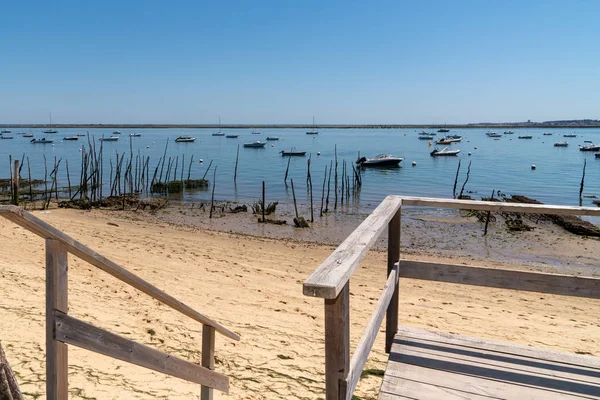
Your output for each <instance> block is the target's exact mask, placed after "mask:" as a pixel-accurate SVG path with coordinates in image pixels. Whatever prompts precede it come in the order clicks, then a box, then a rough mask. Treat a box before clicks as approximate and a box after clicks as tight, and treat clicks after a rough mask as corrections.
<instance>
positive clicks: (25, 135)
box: [23, 133, 33, 137]
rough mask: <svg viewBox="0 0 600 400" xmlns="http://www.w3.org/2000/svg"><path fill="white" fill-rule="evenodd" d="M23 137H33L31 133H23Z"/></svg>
mask: <svg viewBox="0 0 600 400" xmlns="http://www.w3.org/2000/svg"><path fill="white" fill-rule="evenodd" d="M23 137H33V133H25V134H23Z"/></svg>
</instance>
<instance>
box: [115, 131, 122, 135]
mask: <svg viewBox="0 0 600 400" xmlns="http://www.w3.org/2000/svg"><path fill="white" fill-rule="evenodd" d="M120 134H121V131H113V135H120Z"/></svg>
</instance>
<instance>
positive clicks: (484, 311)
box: [0, 204, 600, 399]
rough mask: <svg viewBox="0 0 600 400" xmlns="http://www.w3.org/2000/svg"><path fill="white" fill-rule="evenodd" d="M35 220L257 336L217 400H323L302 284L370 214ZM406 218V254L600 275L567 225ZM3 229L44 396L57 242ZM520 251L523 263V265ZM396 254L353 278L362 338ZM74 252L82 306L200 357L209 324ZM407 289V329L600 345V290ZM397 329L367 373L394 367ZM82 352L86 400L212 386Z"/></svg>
mask: <svg viewBox="0 0 600 400" xmlns="http://www.w3.org/2000/svg"><path fill="white" fill-rule="evenodd" d="M196 208H197V207H196ZM286 213H288V211H286V210H285V209H284V208H282V209H281V211H280V212H278V213H277V216H278V217H279V218H282V219H284V218H285V219H288V218H289V217H288V214H286ZM35 215H37V216H39V217H41V218H42V219H44V220H46V221H47V222H49V223H50V224H52V225H54V226H56V227H58V228H60V229H62V230H63V231H65V232H66V233H67V234H69V235H71V236H73V237H74V238H76V239H78V240H80V241H81V242H83V243H85V244H86V245H88V246H90V247H91V248H93V249H94V250H96V251H98V252H99V253H100V254H102V255H104V256H106V257H108V258H110V259H111V260H114V261H115V262H117V263H119V264H120V265H122V266H123V267H125V268H127V269H128V270H131V271H133V272H135V273H136V274H138V275H139V276H141V277H142V278H144V279H146V280H148V281H149V282H151V283H153V284H155V285H157V286H158V287H159V288H161V289H164V290H165V291H167V292H168V293H169V294H172V295H174V296H175V297H177V298H178V299H180V300H182V301H183V302H185V303H186V304H188V305H190V306H191V307H193V308H194V309H196V310H199V311H200V312H202V313H205V314H206V315H208V316H210V317H212V318H214V319H215V320H217V321H219V322H220V323H222V324H224V325H225V326H227V327H229V328H231V329H232V330H234V331H235V332H237V333H239V334H240V335H241V337H242V340H241V341H240V342H232V341H230V340H228V339H225V338H223V337H221V336H217V341H216V357H217V362H216V370H217V371H219V372H222V373H225V374H227V375H229V376H230V377H231V393H230V394H229V395H225V394H220V393H219V394H217V395H216V396H215V398H223V399H225V398H232V399H284V398H285V399H307V398H311V399H312V398H319V397H323V393H324V391H323V388H324V377H323V371H324V350H323V329H324V327H323V302H322V301H320V300H319V299H312V298H307V297H304V296H303V295H302V287H301V286H302V282H303V281H304V279H306V277H307V276H308V275H309V274H310V273H311V272H312V271H313V270H314V269H315V268H317V267H318V265H319V264H320V263H321V262H322V261H323V260H324V259H325V258H326V257H327V256H328V255H329V254H330V253H331V251H332V250H333V249H334V246H333V245H334V244H337V243H338V242H339V241H340V240H341V239H342V238H344V237H345V236H346V234H347V233H349V232H350V231H352V229H353V228H354V227H355V226H356V225H358V223H359V222H360V216H354V217H351V218H346V217H345V216H344V217H340V216H335V215H330V216H329V217H328V218H327V220H326V221H324V222H323V223H321V224H317V226H316V227H315V228H311V229H310V230H302V231H300V230H297V229H294V228H291V227H289V226H287V227H286V226H271V225H262V224H260V225H259V224H258V223H257V222H256V216H252V215H250V214H236V215H230V214H227V215H224V216H220V217H219V218H214V219H213V220H209V219H208V218H207V217H208V213H207V212H205V211H201V210H197V209H195V210H193V209H191V206H190V205H181V204H179V205H173V206H170V207H168V208H167V209H165V210H159V211H158V212H157V213H156V214H154V215H152V214H150V213H147V212H129V211H128V212H114V211H97V210H96V211H91V212H90V211H77V210H50V211H49V212H35ZM406 216H407V218H403V226H402V232H403V233H402V252H403V256H404V257H407V258H418V259H427V260H432V261H441V262H453V263H468V264H475V265H486V266H491V267H495V266H509V267H511V268H526V269H534V270H559V271H561V272H564V271H572V272H573V273H582V274H583V273H585V274H587V272H590V273H593V274H597V271H596V270H594V268H593V266H594V265H598V260H597V258H595V257H593V256H592V255H595V254H600V253H599V252H598V250H599V241H598V240H596V239H585V238H579V237H576V236H574V235H571V234H567V233H565V232H564V231H563V230H562V229H560V228H556V227H554V226H551V225H547V224H543V225H540V226H536V229H535V230H533V231H531V232H525V233H519V234H510V233H507V232H506V229H505V228H504V227H503V226H502V224H499V223H495V224H490V231H489V234H488V237H487V239H485V240H483V239H482V238H481V234H482V232H483V227H482V224H481V223H479V222H476V220H474V219H473V218H471V217H468V216H466V215H461V214H460V213H449V214H448V213H430V212H424V211H418V210H417V211H410V210H409V211H407V215H406ZM336 219H338V220H336ZM290 220H291V219H290ZM528 223H529V222H528ZM229 231H232V232H229ZM252 235H258V236H252ZM0 240H2V242H3V243H5V244H10V245H6V246H4V247H3V257H2V259H1V260H0V313H1V316H2V318H0V340H2V344H3V346H4V347H5V350H6V352H7V357H8V359H9V361H10V362H11V364H12V366H13V369H14V370H15V372H16V373H17V375H18V379H19V382H20V384H21V387H22V390H23V391H24V392H25V393H26V398H28V399H34V398H44V395H43V393H44V294H43V293H44V280H45V273H44V247H43V241H42V240H41V239H39V238H38V237H36V236H35V235H33V234H31V233H30V232H27V231H25V230H23V229H22V228H20V227H17V226H15V225H14V224H12V223H10V222H8V221H5V220H0ZM383 243H384V241H380V243H379V244H380V245H381V244H383ZM583 254H585V257H583V256H582V255H583ZM509 257H511V258H512V257H515V258H516V259H515V260H511V261H510V263H509V262H508V258H509ZM385 260H386V254H385V252H382V251H378V250H375V251H372V252H370V253H369V255H368V256H367V258H366V259H365V260H364V261H363V263H362V264H361V266H360V267H359V268H358V269H357V271H356V274H355V275H354V276H353V279H352V281H351V343H352V348H354V346H356V344H357V342H358V339H359V338H360V336H361V334H362V331H363V329H364V327H365V325H366V322H367V320H368V318H369V317H370V315H371V312H372V311H373V307H374V306H375V303H376V301H377V299H378V298H379V295H380V293H381V289H382V288H383V284H384V282H385V269H386V267H385V265H386V264H385ZM69 262H70V268H69V308H70V309H69V313H70V314H72V315H73V316H75V317H77V318H80V319H83V320H84V321H87V322H90V323H92V324H94V325H96V326H99V327H102V328H104V329H108V330H110V331H112V332H114V333H117V334H119V335H122V336H125V337H128V338H130V339H133V340H136V341H139V342H141V343H144V344H148V345H150V346H152V347H154V348H157V349H160V350H162V351H166V352H169V353H172V354H174V355H176V356H178V357H182V358H184V359H187V360H190V361H192V362H197V363H199V362H200V349H201V337H202V334H201V325H200V324H198V323H196V322H193V321H191V320H189V319H188V318H187V317H184V316H181V315H179V314H178V313H176V312H173V311H171V310H170V309H168V307H166V306H163V305H161V304H159V303H158V302H156V301H155V300H152V299H150V298H148V297H147V296H146V295H144V294H142V293H139V292H137V291H135V290H133V289H131V288H129V287H127V286H126V285H124V284H122V283H120V282H119V281H117V280H115V279H114V278H112V277H110V276H109V275H107V274H105V273H103V272H102V271H100V270H98V269H96V268H94V267H93V266H90V265H88V264H87V263H84V262H82V261H80V260H77V259H75V258H74V257H70V259H69ZM559 262H562V263H565V266H564V267H562V266H561V267H559V266H558V263H559ZM400 291H401V295H400V323H401V324H405V325H411V326H416V327H420V328H426V329H432V330H440V331H446V332H454V333H461V334H466V335H472V336H481V337H486V338H492V339H499V340H509V341H514V342H517V343H524V344H530V345H535V346H541V347H549V348H554V349H560V350H566V351H572V352H578V353H581V354H592V355H600V341H599V340H598V337H600V322H599V318H598V316H599V311H598V310H599V307H598V306H599V305H600V304H599V302H598V301H595V300H588V299H581V298H569V297H562V296H551V295H545V294H539V293H523V292H517V291H509V290H500V289H489V288H478V287H470V286H458V285H453V284H442V283H434V282H428V281H416V280H408V279H405V280H402V281H401V288H400ZM383 330H384V327H382V329H381V330H380V334H379V336H378V338H377V340H376V342H375V345H374V347H373V351H372V352H371V355H370V358H369V361H368V363H367V366H366V367H367V368H371V369H374V370H382V369H384V368H385V361H386V355H385V354H384V352H383V334H382V333H383ZM152 332H153V333H152ZM69 357H70V361H69V362H70V366H69V368H70V369H69V379H70V394H71V398H74V399H129V398H131V399H148V398H164V399H167V398H168V399H187V398H191V397H192V396H198V394H199V387H198V386H197V385H194V384H189V383H186V382H183V381H181V380H179V379H176V378H171V377H168V376H164V375H162V374H159V373H155V372H152V371H148V370H145V369H143V368H139V367H135V366H132V365H128V364H127V363H124V362H120V361H116V360H112V359H109V358H107V357H103V356H100V355H96V354H94V353H91V352H88V351H85V350H80V349H77V348H74V347H71V348H70V349H69ZM379 384H380V378H378V377H375V376H368V377H365V378H363V379H362V380H361V382H360V384H359V387H358V389H357V392H356V395H357V396H359V397H360V398H362V399H375V398H376V395H377V392H378V389H379Z"/></svg>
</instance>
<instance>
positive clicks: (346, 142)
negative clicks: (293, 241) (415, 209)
mask: <svg viewBox="0 0 600 400" xmlns="http://www.w3.org/2000/svg"><path fill="white" fill-rule="evenodd" d="M513 130H514V132H515V133H514V134H513V135H503V137H501V138H500V140H494V139H492V138H489V137H487V136H486V135H485V132H486V131H487V129H452V130H451V132H450V133H451V134H460V135H462V136H463V141H462V143H458V144H453V145H451V146H448V147H450V148H458V149H460V150H461V153H460V154H459V156H458V157H438V158H435V157H431V156H430V155H429V152H430V151H431V150H432V148H433V146H431V147H430V146H428V141H425V140H418V131H417V130H415V129H321V130H320V134H319V135H316V136H312V135H306V134H305V131H306V130H305V129H265V130H262V134H261V135H252V134H251V129H225V130H223V132H225V133H235V134H239V135H240V136H239V138H238V139H228V138H225V137H215V136H212V133H213V132H214V131H215V130H214V129H121V131H122V134H121V135H120V140H119V141H118V142H104V144H103V146H104V152H105V154H104V168H105V170H104V181H105V182H104V183H105V185H106V187H107V186H108V179H109V175H110V165H109V160H108V156H111V157H112V159H113V163H114V162H115V153H116V152H119V153H125V154H126V156H128V154H129V151H130V143H129V133H132V132H139V133H141V134H142V136H141V137H137V138H132V140H133V143H132V145H133V146H132V147H133V152H134V157H135V154H138V150H139V154H140V155H141V156H143V157H145V156H150V175H152V174H153V172H154V168H155V166H156V164H157V163H158V161H159V158H160V157H161V156H162V154H163V152H164V148H165V143H166V141H167V139H169V144H168V150H167V158H168V157H172V158H173V159H174V158H175V157H179V163H180V165H179V167H178V171H177V176H178V179H179V178H180V177H181V170H182V167H181V162H182V157H185V165H184V178H186V177H187V171H188V167H189V161H190V159H191V156H192V155H193V156H194V163H193V165H192V168H191V176H192V178H196V179H198V178H201V177H202V175H203V174H204V172H205V171H206V168H207V166H208V163H209V161H210V160H213V167H217V177H216V188H215V196H216V198H218V199H227V200H234V201H236V200H237V201H249V200H255V199H258V198H259V197H260V194H261V181H263V180H264V181H265V182H266V186H267V200H268V201H269V200H272V201H275V200H277V201H280V202H290V201H291V200H292V191H291V187H290V186H289V184H290V179H293V180H294V184H295V189H296V196H297V198H298V201H299V202H301V203H308V202H309V196H308V192H307V185H306V170H307V159H308V155H309V154H310V155H312V165H311V173H312V178H313V188H314V192H313V197H314V202H315V203H319V202H320V198H321V188H322V184H323V176H324V170H325V167H326V166H329V165H330V162H331V161H332V160H333V159H334V149H335V147H336V146H337V155H338V161H339V167H338V173H339V174H341V169H342V160H346V162H347V163H348V167H349V168H350V164H351V163H354V162H355V161H356V159H357V154H358V152H359V151H360V154H361V156H367V157H372V156H375V155H376V154H379V153H390V154H392V155H396V156H400V157H404V158H405V161H404V162H403V163H402V164H403V167H402V168H395V169H366V170H364V171H363V187H362V191H361V193H360V200H359V201H358V199H357V201H355V202H353V203H352V207H351V210H352V211H360V212H366V211H369V210H370V209H372V208H373V207H374V206H375V205H376V204H377V203H379V202H380V201H381V200H382V199H383V198H384V197H385V196H386V195H388V194H400V195H414V196H417V195H418V196H432V197H452V189H453V184H454V178H455V174H456V169H457V165H458V162H459V160H461V163H462V165H461V170H460V176H459V181H458V188H457V191H460V188H461V186H462V184H463V182H464V180H465V177H466V171H467V166H468V163H469V162H472V165H471V174H470V178H469V181H468V183H467V185H466V187H465V192H468V193H469V194H471V195H472V196H473V197H474V198H480V197H482V196H489V195H490V194H491V192H492V190H501V191H502V192H505V193H512V194H522V195H526V196H529V197H533V198H536V199H538V200H540V201H542V202H545V203H552V204H562V205H578V202H579V200H578V196H579V186H580V183H581V174H582V168H583V163H584V160H587V161H588V165H587V170H586V180H585V182H586V184H585V190H584V195H597V196H600V159H598V160H597V161H596V159H595V157H594V153H593V152H581V151H579V149H578V145H583V144H584V140H591V141H592V142H597V143H600V129H554V130H552V132H553V133H554V135H553V136H543V132H544V131H548V129H513ZM87 131H88V132H89V133H90V135H91V136H93V138H94V140H95V143H96V147H97V149H99V141H98V138H99V137H101V136H102V135H104V136H110V135H111V132H112V131H113V130H112V129H89V130H87ZM16 132H17V131H16V130H13V132H12V134H11V135H12V136H13V137H14V139H13V140H2V141H0V160H2V159H3V160H5V161H4V162H1V163H0V177H8V176H9V163H8V156H9V155H12V156H13V158H19V159H21V157H22V154H23V153H25V155H26V156H29V158H30V162H31V172H32V177H33V178H34V179H35V178H37V179H40V178H43V176H44V166H43V159H42V155H44V154H45V155H46V157H47V159H48V164H49V165H50V164H53V163H54V157H55V156H56V157H57V158H58V159H61V158H62V159H63V164H62V165H61V170H60V172H59V184H60V185H66V184H67V179H66V171H65V169H64V160H68V162H69V169H70V174H71V182H72V184H76V183H77V182H78V180H79V174H80V169H79V167H80V160H81V153H80V152H79V149H80V147H81V146H82V145H83V144H86V143H87V139H86V138H80V140H79V141H61V139H62V138H63V137H65V136H71V135H74V134H76V133H79V132H85V131H82V130H80V129H59V133H58V134H54V135H43V134H42V133H41V129H39V130H33V131H32V132H33V133H34V135H35V137H36V138H39V137H44V136H45V137H52V138H53V139H54V140H55V143H54V146H52V145H42V144H31V143H29V140H30V139H28V138H23V137H22V136H20V135H17V134H16ZM499 132H500V133H501V132H502V130H499ZM573 132H574V133H576V134H577V137H576V138H563V134H566V133H573ZM524 134H529V135H533V139H531V140H524V139H518V136H519V135H524ZM179 135H191V136H195V137H197V138H198V139H197V140H196V142H194V143H175V142H174V139H175V138H176V137H177V136H179ZM442 135H444V134H442V133H438V134H437V136H436V138H439V137H441V136H442ZM267 136H278V137H280V140H279V141H273V142H267V146H266V147H265V148H264V149H252V148H244V147H243V143H246V142H251V141H256V140H259V139H260V140H264V139H265V138H266V137H267ZM562 140H566V141H568V142H569V147H566V148H563V147H554V146H553V143H554V142H556V141H562ZM238 144H239V145H240V149H239V151H240V155H239V169H238V176H237V185H234V182H233V175H234V168H235V159H236V151H237V145H238ZM441 147H443V146H441ZM293 148H295V149H296V150H298V151H307V157H292V158H291V160H290V170H289V177H288V187H287V188H286V186H285V185H284V182H283V179H284V175H285V170H286V166H287V162H288V158H286V157H281V155H280V154H279V151H281V150H283V149H285V150H290V149H293ZM317 152H320V153H321V155H320V156H317ZM469 152H471V153H472V155H471V156H469V155H468V153H469ZM200 159H202V160H203V161H204V162H203V163H200V162H198V161H199V160H200ZM413 161H414V162H416V166H414V167H413V166H411V163H412V162H413ZM532 164H535V165H536V169H535V170H532V169H531V165H532ZM26 168H27V166H26V165H25V168H24V170H23V171H22V173H21V176H22V178H26V177H27V169H26ZM165 170H166V167H165ZM350 172H351V171H350ZM212 173H213V171H212V170H211V171H210V172H209V174H208V176H207V178H209V179H210V180H212ZM333 176H334V175H332V183H331V195H330V197H331V199H330V202H332V201H333V188H334V182H333ZM471 192H472V193H471ZM183 198H184V199H191V200H209V199H210V188H209V189H207V190H204V191H195V192H187V193H185V194H184V196H183ZM591 200H592V199H589V198H586V199H584V205H592V203H591Z"/></svg>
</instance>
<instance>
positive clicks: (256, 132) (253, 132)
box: [252, 131, 260, 135]
mask: <svg viewBox="0 0 600 400" xmlns="http://www.w3.org/2000/svg"><path fill="white" fill-rule="evenodd" d="M252 134H253V135H260V132H259V131H252Z"/></svg>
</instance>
